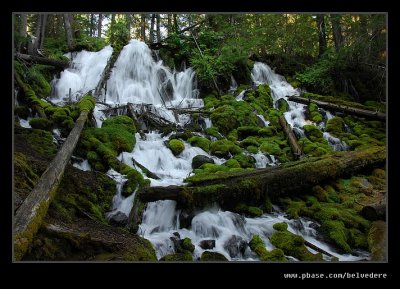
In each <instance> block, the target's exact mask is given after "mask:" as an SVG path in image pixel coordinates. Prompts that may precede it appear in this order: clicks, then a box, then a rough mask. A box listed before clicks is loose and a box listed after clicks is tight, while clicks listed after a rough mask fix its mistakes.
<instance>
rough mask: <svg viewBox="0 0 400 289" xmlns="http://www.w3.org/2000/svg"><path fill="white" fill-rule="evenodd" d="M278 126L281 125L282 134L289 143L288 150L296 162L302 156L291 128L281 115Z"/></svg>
mask: <svg viewBox="0 0 400 289" xmlns="http://www.w3.org/2000/svg"><path fill="white" fill-rule="evenodd" d="M279 124H280V125H281V127H282V129H283V132H284V133H285V135H286V136H287V138H288V142H289V145H290V148H291V149H292V152H293V156H294V158H295V159H296V160H297V159H299V158H300V157H301V156H302V155H303V153H302V151H301V147H300V146H299V144H298V142H297V137H296V135H295V134H294V133H293V130H292V128H291V127H290V125H289V124H288V123H287V121H286V119H285V117H284V116H283V115H282V116H280V117H279Z"/></svg>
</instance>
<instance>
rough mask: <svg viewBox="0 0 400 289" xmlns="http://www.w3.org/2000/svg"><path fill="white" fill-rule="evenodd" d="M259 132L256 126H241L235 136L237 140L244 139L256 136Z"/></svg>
mask: <svg viewBox="0 0 400 289" xmlns="http://www.w3.org/2000/svg"><path fill="white" fill-rule="evenodd" d="M259 130H260V128H259V127H257V126H241V127H238V129H237V136H238V138H239V139H245V138H247V137H248V136H256V135H258V131H259Z"/></svg>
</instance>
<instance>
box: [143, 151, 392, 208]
mask: <svg viewBox="0 0 400 289" xmlns="http://www.w3.org/2000/svg"><path fill="white" fill-rule="evenodd" d="M385 162H386V149H385V148H384V147H372V148H370V149H368V150H364V151H351V152H337V153H334V154H332V155H328V156H325V157H313V158H307V159H303V160H300V161H296V162H291V163H287V164H283V165H280V166H277V167H271V168H266V169H258V170H254V171H250V172H240V173H230V174H229V173H226V174H223V175H218V174H214V175H209V176H208V177H207V178H203V179H198V180H196V179H195V178H194V179H189V181H190V183H189V185H190V186H169V187H149V188H146V189H145V190H144V191H142V192H140V193H139V195H138V197H139V198H140V200H141V201H142V202H154V201H157V200H175V201H177V203H178V206H179V207H180V208H185V209H189V210H195V209H198V208H199V209H200V208H204V207H206V206H209V205H211V204H212V203H217V204H219V205H220V206H221V208H222V209H226V210H229V209H233V208H235V206H236V205H237V204H239V203H243V202H244V203H246V204H248V205H249V206H259V205H261V204H263V202H265V200H266V198H273V199H277V198H280V197H282V196H288V195H293V196H299V195H302V194H307V193H309V191H310V189H311V188H312V187H314V186H316V185H318V184H323V183H326V182H330V181H333V180H336V179H339V178H343V177H348V176H350V175H353V174H356V173H358V172H361V171H365V170H366V169H373V168H377V167H380V166H382V165H384V164H385Z"/></svg>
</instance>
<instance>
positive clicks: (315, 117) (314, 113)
mask: <svg viewBox="0 0 400 289" xmlns="http://www.w3.org/2000/svg"><path fill="white" fill-rule="evenodd" d="M308 113H309V115H310V119H311V120H312V121H313V122H316V123H319V122H322V120H323V118H322V115H321V114H320V113H319V111H318V106H317V105H316V104H315V103H310V104H309V105H308Z"/></svg>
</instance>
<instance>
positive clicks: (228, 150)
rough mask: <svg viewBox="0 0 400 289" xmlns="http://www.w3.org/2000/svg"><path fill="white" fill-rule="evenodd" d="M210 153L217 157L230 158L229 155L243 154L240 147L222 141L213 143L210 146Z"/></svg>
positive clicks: (224, 140) (227, 141)
mask: <svg viewBox="0 0 400 289" xmlns="http://www.w3.org/2000/svg"><path fill="white" fill-rule="evenodd" d="M210 151H211V153H212V154H213V155H216V156H217V157H224V158H226V157H229V155H230V154H231V155H236V154H239V153H241V151H242V150H241V149H240V147H238V146H237V145H235V144H234V143H233V142H231V141H229V140H227V139H222V140H218V141H215V142H212V143H211V145H210Z"/></svg>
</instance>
